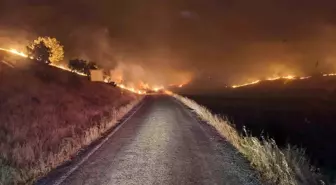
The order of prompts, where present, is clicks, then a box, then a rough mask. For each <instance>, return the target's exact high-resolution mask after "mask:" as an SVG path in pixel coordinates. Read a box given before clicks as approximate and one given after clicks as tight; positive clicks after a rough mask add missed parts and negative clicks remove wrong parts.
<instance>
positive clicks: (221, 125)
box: [173, 95, 325, 185]
mask: <svg viewBox="0 0 336 185" xmlns="http://www.w3.org/2000/svg"><path fill="white" fill-rule="evenodd" d="M173 96H174V97H175V98H176V99H178V100H180V101H181V102H182V103H184V104H185V105H187V106H188V107H190V108H191V109H193V110H194V111H195V113H196V114H197V115H198V116H199V117H200V118H201V119H202V120H204V121H206V122H207V123H209V124H210V125H212V126H213V127H214V128H216V130H217V131H218V132H219V133H220V134H221V135H222V136H223V137H224V138H226V139H227V140H228V141H229V142H230V143H231V144H232V145H234V146H235V147H236V148H237V149H238V151H239V152H241V153H242V154H243V155H244V156H245V157H246V158H247V159H248V160H249V161H250V162H251V165H252V166H253V167H254V168H255V169H256V170H258V171H259V172H260V174H261V178H262V179H263V180H264V181H265V182H266V183H268V184H279V185H321V184H325V183H324V182H323V181H322V176H321V175H320V174H319V173H317V172H316V170H315V169H314V168H313V167H312V166H311V165H310V164H309V161H308V160H307V158H306V157H305V152H304V151H303V150H302V149H299V148H296V147H291V146H288V147H287V148H286V149H280V148H278V146H277V145H276V143H275V141H274V140H272V139H269V138H263V139H262V140H259V139H258V138H256V137H252V136H250V135H249V134H248V133H247V131H246V130H245V129H244V130H245V134H243V135H242V134H239V133H238V132H237V130H236V129H235V128H234V126H232V125H231V124H230V123H229V122H228V121H226V119H225V118H223V117H220V116H218V115H214V114H212V113H211V112H210V111H209V110H208V109H207V108H205V107H203V106H201V105H198V104H197V103H196V102H195V101H193V100H190V99H188V98H185V97H182V96H179V95H173Z"/></svg>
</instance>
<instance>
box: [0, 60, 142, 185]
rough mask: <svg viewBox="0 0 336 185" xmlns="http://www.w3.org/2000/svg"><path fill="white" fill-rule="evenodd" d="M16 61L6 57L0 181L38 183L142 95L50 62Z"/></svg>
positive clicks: (0, 82) (0, 88)
mask: <svg viewBox="0 0 336 185" xmlns="http://www.w3.org/2000/svg"><path fill="white" fill-rule="evenodd" d="M0 60H1V58H0ZM13 60H14V59H13ZM16 61H17V65H16V67H15V68H12V67H10V66H8V65H6V64H3V63H1V62H0V184H31V183H33V182H34V181H35V180H36V179H37V178H39V177H40V176H42V175H44V174H46V173H47V172H49V171H50V170H51V169H53V168H55V167H57V166H58V165H60V164H62V163H64V162H65V161H67V160H69V159H71V158H72V157H74V156H75V155H76V154H77V152H78V151H79V150H80V149H81V148H82V147H85V146H87V145H88V144H90V143H91V142H92V141H94V140H96V139H98V138H99V137H100V136H101V135H102V134H103V133H104V132H106V131H107V130H108V129H110V128H111V127H113V126H114V125H115V124H116V123H117V121H118V120H119V119H120V118H121V117H122V116H124V115H125V114H126V113H127V112H128V111H129V110H130V109H131V108H132V107H133V106H134V105H135V104H137V103H138V101H140V99H141V97H140V96H138V95H135V94H133V93H129V92H127V91H123V90H120V89H119V88H116V87H114V86H112V85H108V84H104V83H93V82H90V81H89V80H88V78H87V77H81V76H78V75H75V74H73V73H70V72H66V71H62V70H59V69H57V68H53V67H51V66H48V65H45V64H41V63H37V62H35V61H30V60H19V59H17V60H16Z"/></svg>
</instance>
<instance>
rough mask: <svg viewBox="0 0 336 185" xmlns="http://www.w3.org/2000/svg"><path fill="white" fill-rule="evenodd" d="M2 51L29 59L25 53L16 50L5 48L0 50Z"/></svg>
mask: <svg viewBox="0 0 336 185" xmlns="http://www.w3.org/2000/svg"><path fill="white" fill-rule="evenodd" d="M0 50H1V51H6V52H10V53H13V54H15V55H18V56H21V57H25V58H28V55H27V54H25V53H23V52H20V51H18V50H16V49H4V48H0Z"/></svg>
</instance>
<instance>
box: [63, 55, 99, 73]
mask: <svg viewBox="0 0 336 185" xmlns="http://www.w3.org/2000/svg"><path fill="white" fill-rule="evenodd" d="M68 67H69V69H70V70H72V71H76V72H80V73H84V74H86V75H87V76H90V70H94V69H98V66H97V65H96V63H94V62H89V61H86V60H82V59H72V60H69V63H68Z"/></svg>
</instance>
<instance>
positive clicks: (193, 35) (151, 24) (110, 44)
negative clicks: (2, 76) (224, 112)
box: [0, 0, 336, 89]
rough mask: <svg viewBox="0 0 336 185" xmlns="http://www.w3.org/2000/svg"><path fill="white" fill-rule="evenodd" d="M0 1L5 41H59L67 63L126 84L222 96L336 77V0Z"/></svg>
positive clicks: (0, 20) (0, 14)
mask: <svg viewBox="0 0 336 185" xmlns="http://www.w3.org/2000/svg"><path fill="white" fill-rule="evenodd" d="M1 3H2V6H0V8H2V10H1V11H0V25H2V26H1V29H0V30H2V31H0V43H12V44H13V45H15V43H19V42H25V41H26V40H27V38H29V37H30V36H31V35H48V36H52V37H56V38H57V39H58V40H60V41H61V43H62V44H64V45H65V51H66V53H65V54H66V57H67V59H70V58H84V59H87V60H91V61H94V62H96V63H98V64H99V65H100V66H102V67H104V68H107V69H111V70H113V71H114V72H115V73H116V74H115V78H116V80H117V79H118V78H119V76H120V75H121V76H122V78H123V80H124V81H125V82H127V83H138V82H139V81H143V82H145V83H152V84H155V85H156V84H163V85H169V84H174V83H176V84H179V83H183V82H186V81H190V80H192V81H193V84H194V86H197V87H204V89H209V88H215V89H216V88H221V87H225V86H226V85H228V84H232V83H241V82H246V81H250V80H251V81H252V80H255V79H260V78H265V77H269V76H276V75H288V74H294V75H311V74H315V73H319V72H335V71H336V56H335V52H334V51H335V50H336V42H335V41H336V27H335V26H336V19H335V17H336V15H335V14H336V13H335V11H334V7H336V2H335V1H333V0H321V1H319V3H316V1H313V0H305V1H303V0H298V1H292V0H255V1H243V0H236V1H232V0H223V1H218V0H208V1H205V0H186V1H156V0H147V1H145V2H144V1H141V0H132V1H130V0H125V1H110V0H98V1H89V0H77V1H66V0H60V1H42V0H36V1H20V0H3V1H2V2H1ZM4 30H5V31H4ZM12 30H29V32H27V31H14V32H12ZM3 32H6V34H3ZM20 32H21V33H20ZM2 35H7V36H2ZM20 35H21V36H20ZM4 38H9V39H7V40H6V39H4Z"/></svg>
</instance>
